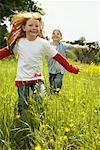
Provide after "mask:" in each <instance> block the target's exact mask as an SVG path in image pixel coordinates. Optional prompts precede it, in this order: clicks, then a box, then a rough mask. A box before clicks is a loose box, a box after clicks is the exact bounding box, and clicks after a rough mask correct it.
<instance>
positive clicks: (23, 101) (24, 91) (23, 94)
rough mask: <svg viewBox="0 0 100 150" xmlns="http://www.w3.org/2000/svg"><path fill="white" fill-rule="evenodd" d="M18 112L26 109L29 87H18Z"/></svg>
mask: <svg viewBox="0 0 100 150" xmlns="http://www.w3.org/2000/svg"><path fill="white" fill-rule="evenodd" d="M18 96H19V97H18V112H19V113H20V114H21V112H22V110H23V109H27V108H28V97H29V85H24V86H18Z"/></svg>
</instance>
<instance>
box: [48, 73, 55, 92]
mask: <svg viewBox="0 0 100 150" xmlns="http://www.w3.org/2000/svg"><path fill="white" fill-rule="evenodd" d="M55 76H56V74H51V73H49V83H50V92H51V94H53V90H54V79H55Z"/></svg>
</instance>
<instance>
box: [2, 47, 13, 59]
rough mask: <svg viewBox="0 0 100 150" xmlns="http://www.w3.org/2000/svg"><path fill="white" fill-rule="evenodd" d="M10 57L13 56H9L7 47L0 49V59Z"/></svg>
mask: <svg viewBox="0 0 100 150" xmlns="http://www.w3.org/2000/svg"><path fill="white" fill-rule="evenodd" d="M10 55H13V54H11V53H10V52H9V49H8V48H7V47H4V48H2V49H0V59H3V58H5V57H8V56H10Z"/></svg>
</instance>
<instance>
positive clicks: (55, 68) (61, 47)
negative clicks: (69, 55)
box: [46, 42, 73, 74]
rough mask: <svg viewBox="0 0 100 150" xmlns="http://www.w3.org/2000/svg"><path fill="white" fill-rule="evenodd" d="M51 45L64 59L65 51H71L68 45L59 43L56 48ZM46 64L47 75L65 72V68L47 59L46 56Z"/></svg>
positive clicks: (70, 46)
mask: <svg viewBox="0 0 100 150" xmlns="http://www.w3.org/2000/svg"><path fill="white" fill-rule="evenodd" d="M51 45H52V46H53V47H54V48H56V50H57V51H58V52H59V53H60V54H61V55H63V56H64V57H65V58H66V51H70V50H72V48H73V46H72V45H70V44H63V43H61V42H60V43H59V44H58V46H56V47H55V46H54V45H53V43H51ZM46 59H47V62H48V68H49V73H52V74H56V73H61V74H64V73H65V72H66V70H65V68H64V67H63V66H62V65H60V64H59V63H58V62H57V61H55V60H54V59H52V58H49V57H48V56H46Z"/></svg>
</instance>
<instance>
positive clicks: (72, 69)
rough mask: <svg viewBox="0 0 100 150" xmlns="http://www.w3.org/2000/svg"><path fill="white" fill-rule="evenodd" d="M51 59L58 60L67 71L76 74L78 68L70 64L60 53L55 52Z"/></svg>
mask: <svg viewBox="0 0 100 150" xmlns="http://www.w3.org/2000/svg"><path fill="white" fill-rule="evenodd" d="M53 59H55V60H56V61H58V62H59V63H60V64H61V65H62V66H63V67H64V68H65V69H66V70H67V71H69V72H72V73H74V74H78V72H79V68H78V67H76V66H72V65H71V64H70V63H69V62H68V61H67V60H66V59H65V58H64V57H63V56H62V55H61V54H60V53H57V54H56V55H55V56H54V57H53Z"/></svg>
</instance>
